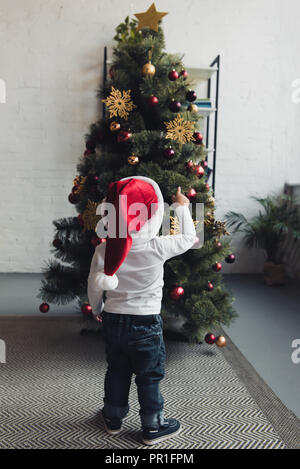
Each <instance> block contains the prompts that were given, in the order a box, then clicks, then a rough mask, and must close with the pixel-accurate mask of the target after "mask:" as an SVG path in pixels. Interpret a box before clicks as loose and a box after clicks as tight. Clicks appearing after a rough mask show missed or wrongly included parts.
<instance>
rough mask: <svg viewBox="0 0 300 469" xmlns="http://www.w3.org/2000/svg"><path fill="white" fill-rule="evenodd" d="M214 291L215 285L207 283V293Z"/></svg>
mask: <svg viewBox="0 0 300 469" xmlns="http://www.w3.org/2000/svg"><path fill="white" fill-rule="evenodd" d="M213 289H214V285H213V283H211V282H207V286H206V290H207V291H212V290H213Z"/></svg>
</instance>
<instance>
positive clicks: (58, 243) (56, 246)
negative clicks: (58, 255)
mask: <svg viewBox="0 0 300 469" xmlns="http://www.w3.org/2000/svg"><path fill="white" fill-rule="evenodd" d="M52 244H53V246H54V247H55V248H60V247H61V245H62V241H61V240H60V239H58V238H55V239H54V240H53V243H52Z"/></svg>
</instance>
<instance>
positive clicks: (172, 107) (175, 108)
mask: <svg viewBox="0 0 300 469" xmlns="http://www.w3.org/2000/svg"><path fill="white" fill-rule="evenodd" d="M169 107H170V111H172V112H179V111H180V108H181V103H180V102H179V101H175V99H172V101H171V103H170V106H169Z"/></svg>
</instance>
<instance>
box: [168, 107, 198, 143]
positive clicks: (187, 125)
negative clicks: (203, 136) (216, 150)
mask: <svg viewBox="0 0 300 469" xmlns="http://www.w3.org/2000/svg"><path fill="white" fill-rule="evenodd" d="M165 126H166V129H167V134H166V138H169V139H171V140H175V141H176V142H178V143H180V144H181V145H182V144H183V143H188V142H192V141H194V140H195V139H194V137H193V133H194V126H195V122H192V121H186V120H184V119H183V117H182V116H181V115H180V114H178V116H177V117H175V119H173V120H172V121H169V122H165Z"/></svg>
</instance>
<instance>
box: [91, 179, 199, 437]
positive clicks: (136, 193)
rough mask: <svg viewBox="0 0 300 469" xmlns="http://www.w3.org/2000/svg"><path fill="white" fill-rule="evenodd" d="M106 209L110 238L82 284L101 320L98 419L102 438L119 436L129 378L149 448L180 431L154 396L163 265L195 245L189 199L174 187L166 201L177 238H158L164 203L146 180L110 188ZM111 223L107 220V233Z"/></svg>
mask: <svg viewBox="0 0 300 469" xmlns="http://www.w3.org/2000/svg"><path fill="white" fill-rule="evenodd" d="M120 196H126V200H127V203H123V202H122V203H119V197H120ZM121 199H122V197H121ZM122 200H123V199H122ZM106 202H109V203H111V204H113V206H114V207H115V209H116V216H115V220H116V222H115V223H116V225H117V227H116V231H115V235H116V237H113V236H112V237H108V238H107V241H106V242H105V243H102V244H100V245H98V246H97V247H96V249H95V253H94V256H93V259H92V263H91V269H90V274H89V278H88V297H89V301H90V304H91V306H92V310H93V313H94V315H99V314H101V315H102V320H103V330H104V337H105V344H106V358H107V363H108V368H107V371H106V376H105V384H104V388H105V397H104V407H103V410H102V416H103V421H104V426H105V429H106V431H107V432H108V433H109V434H111V435H115V434H117V433H119V432H120V431H121V425H122V419H123V418H124V417H125V416H126V415H127V413H128V411H129V406H128V395H129V389H130V384H131V378H132V375H133V374H135V382H136V385H137V391H138V399H139V404H140V418H141V423H142V431H143V442H144V444H146V445H152V444H154V443H157V442H159V441H162V440H165V439H167V438H170V437H173V436H174V435H176V434H178V433H179V432H180V429H181V427H180V422H178V421H177V420H176V419H174V418H169V419H166V418H164V415H163V407H164V400H163V397H162V395H161V393H160V390H159V383H160V381H161V380H162V379H163V377H164V373H165V371H164V364H165V345H164V341H163V333H162V330H163V321H162V318H161V316H160V307H161V299H162V287H163V265H164V262H165V261H167V260H168V259H170V258H172V257H174V256H178V255H179V254H183V253H184V252H185V251H187V250H188V249H190V248H191V247H192V246H193V244H194V243H195V240H196V232H195V228H194V223H193V220H192V217H191V214H190V211H189V209H188V205H189V200H188V199H187V198H186V197H185V196H184V195H183V194H182V193H181V188H180V187H178V189H177V192H176V195H173V202H174V203H175V204H176V209H175V212H176V215H177V216H178V218H179V221H180V226H181V234H177V235H168V236H157V234H158V232H159V229H160V226H161V223H162V218H163V213H164V201H163V197H162V193H161V191H160V189H159V186H158V185H157V184H156V182H155V181H153V180H152V179H149V178H146V177H142V176H135V177H129V178H124V179H121V180H120V181H117V182H113V183H111V184H110V186H109V191H108V195H107V198H106ZM132 203H140V204H144V207H145V208H146V210H141V211H140V212H139V216H138V218H137V213H138V212H137V211H136V210H133V211H131V210H130V209H129V207H130V204H132ZM151 207H152V211H151ZM153 207H154V208H155V211H154V213H153ZM133 208H134V207H133ZM133 212H134V214H135V219H134V217H133V216H132V213H133ZM141 213H142V215H141ZM110 220H112V219H111V218H110V216H109V215H108V233H109V229H110V223H112V222H111V221H110ZM118 220H119V221H118ZM120 220H121V221H124V220H125V224H126V230H125V235H124V233H123V237H121V236H118V231H120V230H118V228H119V225H120ZM137 221H138V223H136V222H137ZM134 222H135V223H136V225H134ZM101 223H102V224H103V221H102V220H100V222H99V224H101ZM99 224H98V225H99ZM98 225H97V228H96V230H97V233H98V232H99V230H98V228H99V226H98ZM116 271H118V277H117V276H116V274H115V272H116ZM104 291H105V292H106V300H105V307H104V306H103V293H104ZM103 308H104V310H103Z"/></svg>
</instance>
